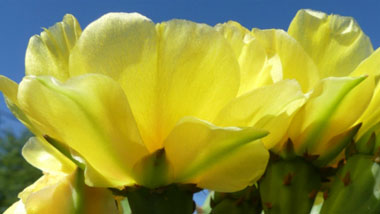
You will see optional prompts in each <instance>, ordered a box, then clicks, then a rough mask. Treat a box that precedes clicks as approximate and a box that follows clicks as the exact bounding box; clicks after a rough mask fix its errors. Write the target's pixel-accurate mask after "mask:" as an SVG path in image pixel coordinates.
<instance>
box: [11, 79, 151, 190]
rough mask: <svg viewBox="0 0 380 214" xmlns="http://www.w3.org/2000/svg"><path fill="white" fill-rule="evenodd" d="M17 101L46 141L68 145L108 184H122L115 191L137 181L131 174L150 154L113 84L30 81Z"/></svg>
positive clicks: (24, 83) (22, 88) (119, 90)
mask: <svg viewBox="0 0 380 214" xmlns="http://www.w3.org/2000/svg"><path fill="white" fill-rule="evenodd" d="M18 100H19V103H20V107H21V109H22V110H23V111H24V112H25V113H26V114H27V115H28V116H29V117H30V118H31V119H33V121H34V123H35V124H37V125H38V126H39V128H40V129H41V130H43V131H44V132H45V133H44V134H45V135H48V136H49V137H51V138H53V139H56V140H58V141H60V142H63V143H66V144H67V145H69V146H70V147H71V148H73V149H74V150H75V151H76V152H78V153H79V154H80V155H82V156H83V158H84V159H85V160H86V161H87V162H88V163H89V164H90V165H92V166H93V167H94V168H95V169H96V170H98V171H99V172H101V173H102V174H103V175H104V176H105V177H106V178H109V179H110V180H118V181H119V183H118V184H116V183H115V185H117V186H119V185H122V184H123V183H125V184H127V183H128V184H130V182H132V181H133V178H132V177H133V175H132V174H131V172H130V170H131V169H132V166H133V164H134V163H135V162H136V161H138V160H139V159H140V158H141V157H142V156H144V155H146V154H147V150H146V148H145V147H144V145H143V144H142V142H141V138H140V136H139V133H138V130H137V127H136V124H135V121H134V118H133V116H132V114H131V111H130V108H129V105H128V101H127V99H126V97H125V95H124V92H123V90H122V89H121V88H120V86H119V85H118V84H117V83H116V82H115V81H113V80H112V79H111V78H109V77H106V76H103V75H100V74H88V75H82V76H79V77H77V78H71V79H70V80H68V81H66V82H65V83H64V84H62V83H60V82H59V81H57V80H56V79H54V78H51V77H31V76H29V77H26V78H24V80H23V81H22V82H21V83H20V87H19V94H18ZM42 106H43V107H42Z"/></svg>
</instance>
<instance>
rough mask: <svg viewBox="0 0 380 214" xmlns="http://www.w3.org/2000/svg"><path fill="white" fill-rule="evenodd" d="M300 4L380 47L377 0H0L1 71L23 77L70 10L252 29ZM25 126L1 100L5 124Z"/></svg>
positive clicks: (288, 15)
mask: <svg viewBox="0 0 380 214" xmlns="http://www.w3.org/2000/svg"><path fill="white" fill-rule="evenodd" d="M301 8H309V9H314V10H320V11H324V12H326V13H335V14H340V15H345V16H353V17H355V19H356V20H357V21H358V23H359V24H360V26H361V27H362V29H363V30H364V32H365V33H366V34H367V35H368V36H369V37H370V38H371V40H372V43H373V45H374V48H377V47H379V46H380V36H379V34H380V27H379V26H380V25H379V23H380V15H379V14H380V1H378V0H361V1H359V0H356V1H353V0H235V1H231V0H230V1H224V0H191V1H190V0H188V1H186V0H172V1H169V0H103V1H101V0H62V1H54V0H1V1H0V26H1V30H0V74H2V75H5V76H8V77H10V78H11V79H13V80H15V81H17V82H19V81H21V79H22V77H23V75H24V54H25V49H26V46H27V44H28V40H29V38H30V37H31V36H32V35H34V34H39V33H40V32H41V28H42V27H49V26H51V25H53V24H54V23H55V22H58V21H61V19H62V17H63V16H64V15H65V14H66V13H71V14H73V15H74V16H76V17H77V19H78V20H79V22H80V24H81V26H82V28H84V27H85V26H86V25H88V24H89V23H90V22H91V21H93V20H95V19H97V18H98V17H100V16H101V15H103V14H105V13H107V12H139V13H141V14H143V15H145V16H147V17H149V18H151V19H152V20H153V21H155V22H160V21H164V20H169V19H173V18H180V19H188V20H192V21H196V22H202V23H207V24H210V25H215V24H216V23H220V22H225V21H228V20H235V21H238V22H240V23H241V24H242V25H244V26H245V27H247V28H253V27H257V28H282V29H287V27H288V25H289V23H290V21H291V20H292V18H293V16H294V15H295V14H296V12H297V10H299V9H301ZM20 127H21V126H20V124H19V123H18V122H16V121H14V120H12V119H11V117H10V116H9V113H8V110H7V109H6V107H5V104H4V102H3V100H2V99H1V101H0V129H8V130H9V129H15V130H19V129H20ZM203 195H204V194H203ZM200 198H202V197H200Z"/></svg>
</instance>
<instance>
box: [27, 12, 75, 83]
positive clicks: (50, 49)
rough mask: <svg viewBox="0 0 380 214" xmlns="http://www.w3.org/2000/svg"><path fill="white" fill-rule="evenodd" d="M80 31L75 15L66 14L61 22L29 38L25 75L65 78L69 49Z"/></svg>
mask: <svg viewBox="0 0 380 214" xmlns="http://www.w3.org/2000/svg"><path fill="white" fill-rule="evenodd" d="M81 32H82V30H81V28H80V26H79V23H78V21H77V20H76V19H75V17H74V16H72V15H70V14H67V15H65V16H64V17H63V21H62V22H58V23H56V24H55V25H54V26H52V27H50V28H49V29H45V31H44V32H42V33H41V35H39V36H38V35H35V36H33V37H32V38H30V41H29V44H28V48H27V49H26V55H25V73H26V75H50V76H54V77H55V78H57V79H59V80H62V81H63V80H66V79H67V78H68V77H69V71H68V61H69V55H70V51H71V49H72V48H73V47H74V45H75V43H76V41H77V39H78V38H79V36H80V34H81Z"/></svg>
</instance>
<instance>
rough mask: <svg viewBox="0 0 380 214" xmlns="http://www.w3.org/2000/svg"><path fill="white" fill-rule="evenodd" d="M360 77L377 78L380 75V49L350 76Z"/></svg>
mask: <svg viewBox="0 0 380 214" xmlns="http://www.w3.org/2000/svg"><path fill="white" fill-rule="evenodd" d="M360 75H373V76H375V77H377V76H379V75H380V48H378V49H377V50H376V51H375V52H373V53H372V54H371V56H369V57H368V58H366V59H365V60H363V61H362V62H361V63H360V64H359V65H358V67H356V69H355V70H354V72H352V73H351V74H350V76H360Z"/></svg>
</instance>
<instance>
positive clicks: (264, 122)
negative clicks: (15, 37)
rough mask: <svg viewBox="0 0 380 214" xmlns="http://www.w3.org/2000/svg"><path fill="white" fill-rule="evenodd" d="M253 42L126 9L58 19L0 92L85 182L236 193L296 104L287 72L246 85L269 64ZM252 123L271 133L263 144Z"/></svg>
mask: <svg viewBox="0 0 380 214" xmlns="http://www.w3.org/2000/svg"><path fill="white" fill-rule="evenodd" d="M226 30H227V31H228V30H233V29H232V28H231V29H230V27H229V26H227V27H226ZM234 33H236V34H237V35H239V34H241V35H242V36H243V37H249V36H250V34H251V33H249V32H246V33H244V32H243V31H240V30H237V31H234ZM255 44H256V43H255V42H254V41H253V40H249V39H248V40H246V39H245V38H237V39H236V40H233V38H230V37H228V35H226V34H224V33H223V32H222V31H221V30H220V28H218V27H215V28H213V27H210V26H208V25H205V24H197V23H193V22H190V21H184V20H171V21H168V22H163V23H159V24H154V23H153V22H152V21H151V20H149V19H148V18H146V17H144V16H141V15H139V14H136V13H132V14H127V13H110V14H107V15H104V16H103V17H101V18H100V19H98V20H96V21H95V22H93V23H91V24H90V25H89V26H88V27H87V28H85V29H84V31H83V32H82V31H81V29H80V27H79V24H78V22H77V21H76V19H75V18H74V17H73V16H71V15H66V16H65V17H64V19H63V22H60V23H57V24H56V25H54V26H53V27H51V28H49V29H47V30H45V31H44V32H42V33H41V35H40V36H34V37H32V38H31V40H30V42H29V45H28V49H27V53H26V58H25V63H26V77H25V78H24V79H23V81H22V82H21V83H20V85H17V84H16V83H14V82H13V81H11V80H9V79H7V78H5V77H3V76H0V90H1V91H2V92H3V93H4V94H5V96H6V100H7V103H8V106H9V107H10V109H11V110H12V111H13V113H14V114H15V115H16V116H17V117H18V118H19V119H20V120H21V121H22V122H23V123H24V124H25V125H26V126H27V127H28V128H29V129H30V130H32V131H33V132H34V133H35V134H36V135H37V136H39V137H42V136H44V137H45V138H46V139H48V140H49V142H50V143H52V142H55V143H54V144H57V145H59V146H62V147H63V148H64V149H63V150H65V151H70V153H71V155H72V156H74V157H75V159H76V160H78V161H79V162H81V164H84V165H85V179H86V183H87V184H88V185H91V186H98V187H123V186H127V185H133V184H140V185H144V186H147V187H157V186H162V185H167V184H170V183H195V184H197V186H198V187H201V188H209V189H213V190H217V191H224V192H228V191H237V190H240V189H242V188H244V187H246V186H247V185H249V184H251V183H252V182H255V181H256V180H257V179H258V178H259V177H260V176H261V175H262V174H263V172H264V170H265V167H266V164H267V161H268V151H267V148H271V147H273V146H274V144H275V143H276V142H278V141H279V139H282V138H283V135H284V134H285V131H286V127H287V125H288V124H289V123H290V119H291V118H292V116H293V115H294V113H295V112H296V110H297V109H298V108H299V107H300V106H301V105H302V104H303V102H304V95H303V93H302V91H301V89H300V87H299V85H298V83H297V82H296V81H294V80H283V81H276V83H275V84H261V83H260V82H257V83H255V79H256V76H257V75H261V73H266V72H272V70H273V69H274V70H275V69H276V68H273V69H272V67H271V65H270V62H268V63H269V64H268V63H267V62H266V61H270V60H267V59H266V55H263V56H261V54H264V52H260V51H263V50H264V49H262V48H261V47H260V46H257V45H255ZM239 45H241V46H242V52H241V53H239V50H238V49H239ZM256 60H257V61H258V62H256ZM261 60H264V62H265V63H267V64H268V65H267V64H266V65H265V66H260V63H262V62H261ZM250 63H251V64H252V66H250ZM263 69H264V70H263ZM276 72H277V71H276V70H275V71H273V72H272V73H276ZM264 75H265V74H264ZM278 126H281V128H278ZM244 127H246V128H244ZM258 128H260V129H264V130H268V131H269V132H270V133H271V134H270V135H269V136H268V138H265V139H264V143H263V142H261V141H260V140H258V139H260V138H262V137H264V136H265V135H267V132H266V131H260V130H258ZM30 155H32V154H30ZM26 158H27V157H26ZM48 165H49V164H48ZM47 167H51V166H47Z"/></svg>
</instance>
